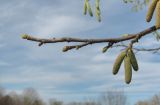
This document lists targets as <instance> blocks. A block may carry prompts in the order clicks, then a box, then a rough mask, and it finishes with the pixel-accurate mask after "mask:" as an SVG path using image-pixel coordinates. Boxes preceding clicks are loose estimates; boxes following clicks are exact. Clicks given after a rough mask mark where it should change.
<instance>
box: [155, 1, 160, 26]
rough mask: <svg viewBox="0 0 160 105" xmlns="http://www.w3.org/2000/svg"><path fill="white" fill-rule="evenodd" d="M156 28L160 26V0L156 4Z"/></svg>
mask: <svg viewBox="0 0 160 105" xmlns="http://www.w3.org/2000/svg"><path fill="white" fill-rule="evenodd" d="M156 28H157V29H158V28H160V0H159V1H158V3H157V6H156Z"/></svg>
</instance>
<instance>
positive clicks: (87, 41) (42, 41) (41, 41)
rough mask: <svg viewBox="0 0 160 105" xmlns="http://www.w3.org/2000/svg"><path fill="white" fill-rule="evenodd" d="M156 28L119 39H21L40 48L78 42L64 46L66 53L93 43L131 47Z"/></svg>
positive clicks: (24, 37) (31, 37)
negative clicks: (35, 43) (123, 43)
mask: <svg viewBox="0 0 160 105" xmlns="http://www.w3.org/2000/svg"><path fill="white" fill-rule="evenodd" d="M156 30H157V29H156V27H155V26H152V27H150V28H148V29H145V30H143V31H141V32H139V33H136V34H127V36H122V37H119V38H104V39H81V38H71V37H62V38H51V39H42V38H36V37H33V36H30V35H27V34H25V35H23V36H22V38H23V39H26V40H29V41H34V42H38V43H39V46H42V45H43V44H46V43H58V42H80V44H78V45H74V46H65V47H64V48H63V51H64V52H66V51H68V50H71V49H74V48H76V49H79V48H82V47H84V46H87V45H90V44H95V43H108V44H109V45H108V47H111V46H112V45H113V44H115V43H118V42H123V41H127V40H131V39H133V40H132V41H131V43H130V45H131V46H132V45H133V44H134V43H135V42H137V41H138V40H139V39H140V38H142V37H143V36H145V35H147V34H149V33H152V32H154V31H156Z"/></svg>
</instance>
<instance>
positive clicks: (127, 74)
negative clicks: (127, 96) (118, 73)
mask: <svg viewBox="0 0 160 105" xmlns="http://www.w3.org/2000/svg"><path fill="white" fill-rule="evenodd" d="M124 68H125V82H126V83H127V84H129V83H130V82H131V80H132V66H131V62H130V57H129V56H126V57H125V58H124Z"/></svg>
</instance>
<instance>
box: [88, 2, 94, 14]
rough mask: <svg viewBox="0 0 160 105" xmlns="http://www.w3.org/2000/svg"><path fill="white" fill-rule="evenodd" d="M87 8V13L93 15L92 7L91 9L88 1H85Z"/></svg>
mask: <svg viewBox="0 0 160 105" xmlns="http://www.w3.org/2000/svg"><path fill="white" fill-rule="evenodd" d="M87 9H88V12H89V15H90V16H93V13H92V9H91V6H90V4H89V2H87Z"/></svg>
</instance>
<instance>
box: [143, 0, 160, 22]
mask: <svg viewBox="0 0 160 105" xmlns="http://www.w3.org/2000/svg"><path fill="white" fill-rule="evenodd" d="M158 1H159V0H152V3H151V4H150V6H149V9H148V12H147V16H146V21H147V22H150V21H151V19H152V16H153V13H154V10H155V8H156V5H157V2H158Z"/></svg>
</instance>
